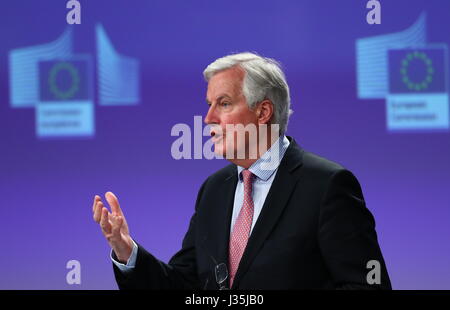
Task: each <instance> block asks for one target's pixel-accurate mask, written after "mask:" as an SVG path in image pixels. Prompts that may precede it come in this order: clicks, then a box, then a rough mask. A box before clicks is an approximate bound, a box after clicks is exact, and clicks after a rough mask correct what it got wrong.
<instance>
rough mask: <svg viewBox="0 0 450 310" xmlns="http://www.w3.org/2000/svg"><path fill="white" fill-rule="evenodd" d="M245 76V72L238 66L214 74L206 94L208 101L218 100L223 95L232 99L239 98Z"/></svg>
mask: <svg viewBox="0 0 450 310" xmlns="http://www.w3.org/2000/svg"><path fill="white" fill-rule="evenodd" d="M244 76H245V71H244V70H243V69H242V68H240V67H237V66H236V67H232V68H230V69H226V70H223V71H220V72H218V73H216V74H214V75H213V76H212V77H211V79H210V80H209V83H208V91H207V94H206V97H207V99H208V101H213V100H216V99H217V97H218V96H221V95H223V94H226V95H228V96H230V97H236V96H239V95H240V94H241V92H242V82H243V80H244Z"/></svg>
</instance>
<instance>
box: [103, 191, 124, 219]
mask: <svg viewBox="0 0 450 310" xmlns="http://www.w3.org/2000/svg"><path fill="white" fill-rule="evenodd" d="M105 198H106V201H108V204H109V206H110V207H111V213H112V214H114V215H120V216H123V213H122V210H121V209H120V205H119V200H118V199H117V197H116V195H114V194H113V193H112V192H107V193H106V194H105Z"/></svg>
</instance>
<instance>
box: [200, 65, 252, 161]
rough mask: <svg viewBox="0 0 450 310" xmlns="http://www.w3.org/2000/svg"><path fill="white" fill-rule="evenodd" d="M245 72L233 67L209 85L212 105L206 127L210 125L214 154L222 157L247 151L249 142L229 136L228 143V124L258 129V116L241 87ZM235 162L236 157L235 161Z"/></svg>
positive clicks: (219, 74)
mask: <svg viewBox="0 0 450 310" xmlns="http://www.w3.org/2000/svg"><path fill="white" fill-rule="evenodd" d="M244 77H245V72H244V70H243V69H241V68H239V67H233V68H230V69H227V70H224V71H221V72H218V73H216V74H215V75H214V76H212V77H211V79H210V80H209V83H208V90H207V94H206V101H207V103H208V105H209V110H208V114H207V115H206V117H205V123H206V124H208V125H211V135H212V136H213V138H212V139H213V142H214V152H215V153H216V154H218V155H221V156H223V157H225V158H226V157H227V156H226V154H227V149H228V154H233V156H236V153H237V151H238V150H243V149H244V150H245V148H246V146H245V144H246V141H245V140H247V139H236V137H237V134H236V133H234V134H233V136H234V137H233V138H232V139H231V135H232V133H231V132H230V133H229V134H230V137H229V138H228V139H227V138H226V137H227V131H226V130H227V128H226V126H227V124H232V125H237V124H242V125H244V126H246V125H248V124H254V125H255V126H257V124H258V118H257V112H256V109H255V111H253V110H250V109H249V107H248V105H247V102H246V99H245V96H244V94H243V93H242V83H243V81H244ZM234 158H236V157H234Z"/></svg>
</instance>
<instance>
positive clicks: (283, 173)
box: [226, 139, 303, 288]
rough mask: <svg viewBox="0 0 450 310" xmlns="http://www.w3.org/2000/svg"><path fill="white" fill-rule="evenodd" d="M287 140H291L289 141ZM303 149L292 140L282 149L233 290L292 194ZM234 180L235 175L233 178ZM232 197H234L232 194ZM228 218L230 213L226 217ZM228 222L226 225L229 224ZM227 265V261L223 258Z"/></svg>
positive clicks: (297, 177) (228, 230)
mask: <svg viewBox="0 0 450 310" xmlns="http://www.w3.org/2000/svg"><path fill="white" fill-rule="evenodd" d="M290 140H291V139H290ZM302 155H303V150H301V149H300V148H299V147H298V145H297V143H296V142H295V140H294V139H292V140H291V143H290V145H289V147H288V149H287V150H286V153H285V155H284V157H283V159H282V161H281V163H280V166H279V167H278V171H277V174H276V176H275V179H274V181H273V183H272V186H271V187H270V190H269V193H268V194H267V197H266V200H265V202H264V205H263V208H262V210H261V214H260V215H259V217H258V220H257V222H256V224H255V227H254V228H253V231H252V233H251V235H250V238H249V240H248V243H247V247H246V249H245V251H244V254H243V255H242V258H241V262H240V264H239V268H238V270H237V272H236V277H235V280H234V282H233V288H234V287H236V286H237V285H238V284H239V281H240V279H241V278H242V276H243V275H244V274H245V272H246V271H247V270H248V268H249V266H250V264H251V262H252V261H253V259H254V258H255V256H256V255H257V254H258V251H259V249H260V248H261V247H262V245H263V244H264V241H265V240H266V239H267V238H268V237H269V235H270V233H271V232H272V229H273V228H274V226H275V224H276V223H277V222H278V220H279V218H280V216H281V214H282V213H283V210H284V208H285V207H286V205H287V202H288V200H289V198H290V196H291V194H292V191H293V190H294V188H295V185H296V184H297V181H298V179H299V174H298V173H294V172H295V171H294V170H295V169H297V168H298V167H299V166H301V164H302ZM236 178H237V176H236ZM232 196H233V197H234V195H232ZM230 216H231V214H230ZM230 220H231V219H229V220H228V221H227V223H230ZM226 231H227V236H228V238H227V242H226V245H227V250H228V240H229V232H230V228H229V224H228V228H227V230H226ZM227 263H228V259H227Z"/></svg>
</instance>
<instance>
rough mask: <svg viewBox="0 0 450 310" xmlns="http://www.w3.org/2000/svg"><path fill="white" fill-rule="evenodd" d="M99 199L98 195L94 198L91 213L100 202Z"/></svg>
mask: <svg viewBox="0 0 450 310" xmlns="http://www.w3.org/2000/svg"><path fill="white" fill-rule="evenodd" d="M100 200H101V198H100V196H99V195H95V197H94V203H93V204H92V212H95V206H96V205H97V202H98V201H100Z"/></svg>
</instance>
